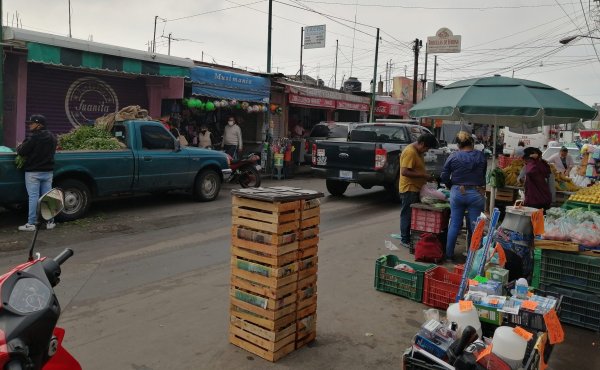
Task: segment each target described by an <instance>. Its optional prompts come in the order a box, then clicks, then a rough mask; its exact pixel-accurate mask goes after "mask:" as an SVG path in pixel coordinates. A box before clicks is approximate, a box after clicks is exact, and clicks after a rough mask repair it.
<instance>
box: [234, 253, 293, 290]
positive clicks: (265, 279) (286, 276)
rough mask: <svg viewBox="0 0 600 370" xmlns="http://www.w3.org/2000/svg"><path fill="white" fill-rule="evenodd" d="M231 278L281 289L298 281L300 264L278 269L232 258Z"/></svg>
mask: <svg viewBox="0 0 600 370" xmlns="http://www.w3.org/2000/svg"><path fill="white" fill-rule="evenodd" d="M231 276H235V277H238V278H242V279H246V280H250V281H252V282H255V283H258V284H261V285H264V286H268V287H271V288H280V287H283V286H286V285H289V284H291V283H294V282H296V281H297V280H298V262H293V263H290V264H288V265H284V266H281V267H278V266H269V265H265V264H261V263H257V262H254V261H249V260H246V259H243V258H241V257H238V256H232V257H231Z"/></svg>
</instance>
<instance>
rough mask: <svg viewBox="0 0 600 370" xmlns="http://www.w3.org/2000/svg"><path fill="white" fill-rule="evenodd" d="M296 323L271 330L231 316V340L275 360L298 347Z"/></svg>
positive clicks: (266, 358) (256, 353)
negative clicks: (277, 329)
mask: <svg viewBox="0 0 600 370" xmlns="http://www.w3.org/2000/svg"><path fill="white" fill-rule="evenodd" d="M296 327H297V326H296V325H295V324H291V325H288V326H287V327H286V328H284V329H282V330H279V331H271V330H268V329H265V328H262V327H261V326H258V325H255V324H253V323H251V322H248V321H246V320H243V319H241V318H239V317H236V316H231V320H230V324H229V342H230V343H232V344H234V345H236V346H238V347H240V348H242V349H244V350H246V351H248V352H251V353H254V354H255V355H257V356H260V357H262V358H264V359H265V360H267V361H272V362H275V361H277V360H279V359H280V358H282V357H283V356H285V355H287V354H289V353H290V352H292V351H294V350H295V349H296Z"/></svg>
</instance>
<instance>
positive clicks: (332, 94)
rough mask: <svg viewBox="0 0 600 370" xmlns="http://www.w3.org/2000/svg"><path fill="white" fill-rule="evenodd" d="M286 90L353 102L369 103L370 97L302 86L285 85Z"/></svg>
mask: <svg viewBox="0 0 600 370" xmlns="http://www.w3.org/2000/svg"><path fill="white" fill-rule="evenodd" d="M286 91H287V92H289V93H290V94H298V95H306V96H311V97H315V98H324V99H332V100H345V101H350V102H354V103H364V104H369V101H370V100H371V99H370V98H366V97H363V96H359V95H352V94H344V93H340V92H337V91H331V90H322V89H313V88H308V87H304V86H294V85H287V90H286Z"/></svg>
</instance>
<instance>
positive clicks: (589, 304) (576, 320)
mask: <svg viewBox="0 0 600 370" xmlns="http://www.w3.org/2000/svg"><path fill="white" fill-rule="evenodd" d="M540 290H541V291H543V292H544V293H545V294H546V295H552V296H555V297H560V296H562V302H561V304H560V311H559V313H558V316H559V318H560V321H561V322H563V323H566V324H571V325H576V326H580V327H583V328H586V329H590V330H594V331H600V295H597V294H591V293H589V292H585V291H580V290H576V289H570V288H564V287H560V286H556V285H544V284H542V285H541V286H540Z"/></svg>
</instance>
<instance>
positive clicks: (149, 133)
mask: <svg viewBox="0 0 600 370" xmlns="http://www.w3.org/2000/svg"><path fill="white" fill-rule="evenodd" d="M141 134H142V148H143V149H149V150H161V149H170V150H173V149H175V141H174V139H173V136H171V134H169V133H168V132H167V131H166V130H165V129H163V128H162V127H159V126H142V127H141Z"/></svg>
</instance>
